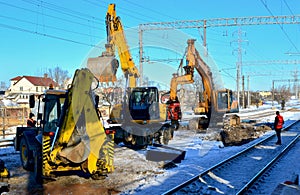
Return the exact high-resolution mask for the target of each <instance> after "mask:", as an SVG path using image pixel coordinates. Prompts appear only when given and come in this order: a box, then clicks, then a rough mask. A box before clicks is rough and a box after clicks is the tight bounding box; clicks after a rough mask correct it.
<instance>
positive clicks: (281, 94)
mask: <svg viewBox="0 0 300 195" xmlns="http://www.w3.org/2000/svg"><path fill="white" fill-rule="evenodd" d="M290 98H291V92H290V89H289V87H287V86H286V85H282V86H278V87H277V88H275V89H274V100H275V101H277V102H278V103H281V102H282V101H287V100H288V99H290Z"/></svg>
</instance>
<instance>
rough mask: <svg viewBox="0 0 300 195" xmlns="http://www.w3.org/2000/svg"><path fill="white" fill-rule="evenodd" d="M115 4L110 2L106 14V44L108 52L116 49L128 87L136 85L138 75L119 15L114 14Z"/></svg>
mask: <svg viewBox="0 0 300 195" xmlns="http://www.w3.org/2000/svg"><path fill="white" fill-rule="evenodd" d="M115 7H116V5H115V4H110V5H109V6H108V10H107V14H106V32H107V44H108V45H110V46H111V47H108V48H110V49H109V50H108V52H113V53H114V51H115V48H116V49H117V51H118V55H119V58H120V62H121V68H122V71H123V73H124V75H125V78H126V79H128V80H129V87H135V86H136V78H138V77H140V74H139V71H138V69H137V67H136V66H135V64H134V62H133V59H132V56H131V54H130V52H129V47H128V45H127V41H126V38H125V34H124V29H123V26H122V23H121V19H120V17H118V16H116V10H115Z"/></svg>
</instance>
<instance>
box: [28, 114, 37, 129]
mask: <svg viewBox="0 0 300 195" xmlns="http://www.w3.org/2000/svg"><path fill="white" fill-rule="evenodd" d="M33 117H34V114H33V113H30V114H29V118H28V119H27V127H35V124H36V121H35V120H34V119H33Z"/></svg>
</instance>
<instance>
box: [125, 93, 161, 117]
mask: <svg viewBox="0 0 300 195" xmlns="http://www.w3.org/2000/svg"><path fill="white" fill-rule="evenodd" d="M129 111H130V115H131V117H132V119H133V120H144V121H147V120H155V119H159V118H160V115H159V95H158V89H157V88H156V87H135V88H132V89H131V92H130V96H129Z"/></svg>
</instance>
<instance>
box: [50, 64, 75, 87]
mask: <svg viewBox="0 0 300 195" xmlns="http://www.w3.org/2000/svg"><path fill="white" fill-rule="evenodd" d="M68 74H69V73H68V71H67V70H62V69H61V68H60V67H58V66H57V67H55V68H53V69H48V75H49V77H50V78H51V79H53V80H54V81H55V82H56V83H58V85H59V88H64V87H65V86H64V85H65V83H66V81H68V80H69V79H70V77H69V76H68Z"/></svg>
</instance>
